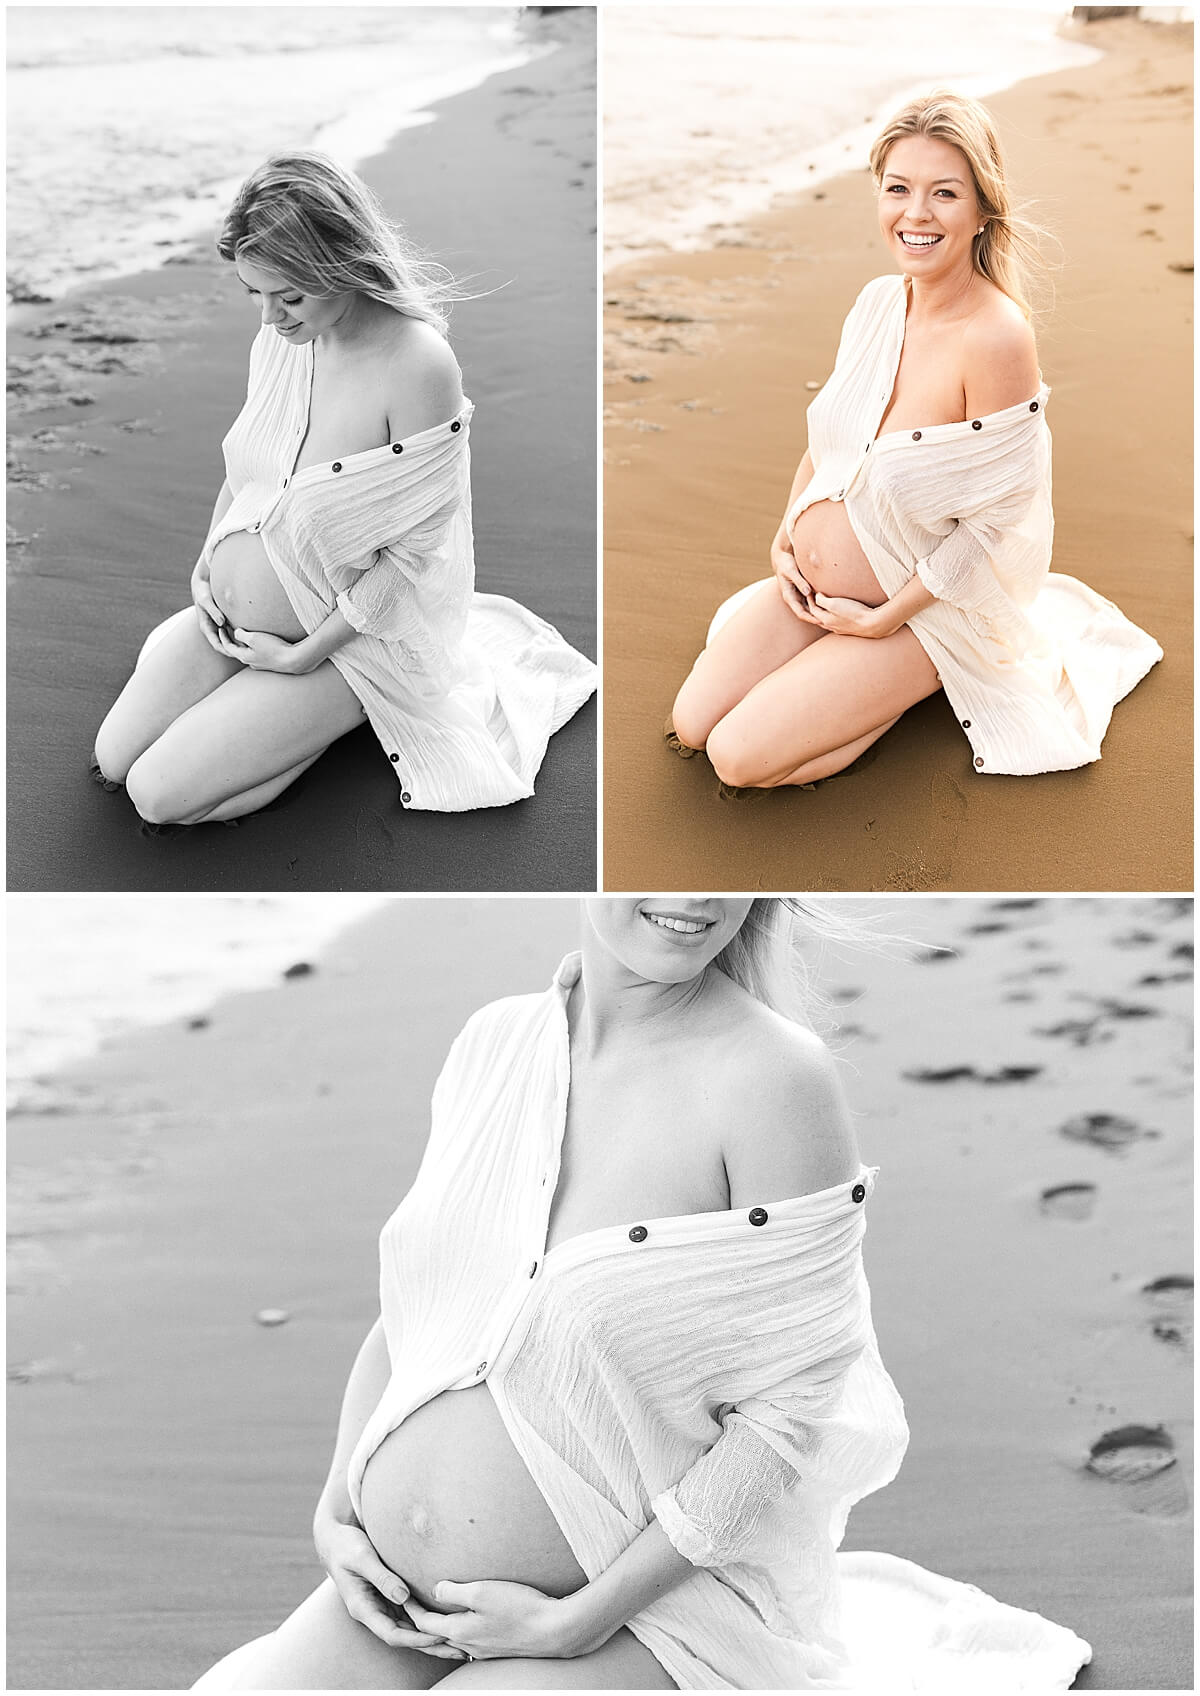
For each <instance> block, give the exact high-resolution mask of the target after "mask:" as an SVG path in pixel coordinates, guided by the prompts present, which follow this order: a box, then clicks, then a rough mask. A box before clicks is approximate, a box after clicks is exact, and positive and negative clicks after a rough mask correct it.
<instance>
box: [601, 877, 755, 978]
mask: <svg viewBox="0 0 1200 1696" xmlns="http://www.w3.org/2000/svg"><path fill="white" fill-rule="evenodd" d="M583 909H584V923H585V925H587V926H588V927H589V928H590V930H591V932H592V934H593V936H594V937H595V938H596V939H597V941H598V942H599V943H600V946H601V947H602V948H603V949H604V950H605V951H606V952H607V953H609V954H611V955H612V956H613V957H614V958H615V959H616V960H617V961H619V962H620V964H621V965H622V966H624V967H625V968H626V970H628V971H630V972H632V973H634V975H635V976H637V977H640V978H645V979H646V980H647V981H648V982H649V983H686V982H688V980H689V979H691V978H695V977H699V975H700V973H701V972H702V971H703V970H704V968H705V967H706V966H707V965H708V964H709V962H710V961H712V960H715V959H716V957H717V955H718V954H719V953H720V952H721V950H722V948H724V946H725V944H726V943H727V942H728V941H729V940H730V938H731V937H733V936H735V935H736V934H737V932H738V930H739V929H740V928H741V924H742V921H743V919H744V918H745V917H746V914H747V913H748V912H749V911H750V902H749V901H738V900H729V899H727V898H726V897H724V896H718V895H635V896H606V895H595V896H591V897H589V898H588V899H587V900H586V901H585V902H584V904H583Z"/></svg>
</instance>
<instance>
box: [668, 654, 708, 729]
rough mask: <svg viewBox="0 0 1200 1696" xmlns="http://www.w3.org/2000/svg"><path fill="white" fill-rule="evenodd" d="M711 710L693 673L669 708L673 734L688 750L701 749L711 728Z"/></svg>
mask: <svg viewBox="0 0 1200 1696" xmlns="http://www.w3.org/2000/svg"><path fill="white" fill-rule="evenodd" d="M713 717H714V715H713V710H712V708H711V706H710V705H709V704H708V702H707V701H706V700H705V699H704V690H703V688H702V686H701V685H700V684H699V683H698V682H697V680H696V674H695V672H694V671H693V672H692V673H691V675H690V676H689V677H688V679H687V681H686V682H685V683H684V685H683V687H682V689H680V691H679V693H678V695H676V697H675V705H674V706H673V707H672V708H671V723H672V724H673V725H674V726H675V734H676V736H678V738H679V740H680V741H681V742H682V743H683V744H684V746H685V747H688V748H703V747H704V745H705V743H706V742H707V741H708V735H709V732H710V731H711V729H712V727H713Z"/></svg>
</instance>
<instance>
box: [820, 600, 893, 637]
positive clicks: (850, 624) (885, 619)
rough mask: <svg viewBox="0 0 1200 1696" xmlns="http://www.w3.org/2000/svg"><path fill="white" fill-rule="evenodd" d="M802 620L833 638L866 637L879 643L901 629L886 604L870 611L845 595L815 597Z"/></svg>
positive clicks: (870, 608)
mask: <svg viewBox="0 0 1200 1696" xmlns="http://www.w3.org/2000/svg"><path fill="white" fill-rule="evenodd" d="M801 617H803V618H805V619H806V620H807V621H808V623H810V624H819V625H820V627H821V629H822V630H827V631H828V632H829V633H830V635H831V636H866V637H870V638H872V639H873V640H878V639H879V638H880V637H881V636H890V635H891V634H892V633H893V631H896V630H898V629H899V628H900V625H899V624H898V623H897V622H896V621H895V619H894V618H893V617H892V616H891V609H890V606H889V604H888V603H887V602H886V601H885V602H884V604H883V605H882V606H881V607H869V606H867V605H866V603H865V602H864V601H851V600H848V599H846V597H845V596H843V595H821V594H816V595H813V596H812V597H811V598H810V600H809V603H808V606H807V607H806V609H805V611H804V612H803V613H802V614H801ZM902 622H903V620H901V623H902Z"/></svg>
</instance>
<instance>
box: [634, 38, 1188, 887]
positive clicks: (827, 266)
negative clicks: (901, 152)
mask: <svg viewBox="0 0 1200 1696" xmlns="http://www.w3.org/2000/svg"><path fill="white" fill-rule="evenodd" d="M612 27H614V25H613V23H612V21H611V20H610V29H611V28H612ZM1072 38H1073V39H1076V40H1079V41H1081V42H1083V43H1085V44H1088V45H1091V46H1095V47H1098V48H1100V49H1101V50H1102V52H1103V58H1102V59H1100V60H1099V62H1096V63H1093V64H1091V65H1087V66H1082V67H1075V68H1072V69H1068V70H1064V71H1058V72H1055V73H1054V74H1051V75H1046V76H1039V77H1034V78H1031V79H1030V80H1028V81H1025V82H1022V83H1018V84H1017V85H1015V86H1014V87H1012V88H1010V89H1007V90H1005V91H1003V92H1001V93H999V94H996V95H992V96H989V97H988V105H989V106H990V108H991V110H992V111H993V112H994V114H995V116H996V118H997V121H998V124H999V128H1000V132H1001V136H1002V138H1003V140H1004V143H1005V146H1006V148H1007V152H1008V155H1009V163H1010V172H1011V176H1012V179H1013V181H1014V184H1015V186H1016V190H1017V194H1018V198H1019V199H1021V200H1032V201H1033V202H1034V216H1035V218H1036V219H1037V220H1038V221H1039V222H1041V223H1043V224H1045V225H1048V226H1049V227H1050V228H1051V229H1052V231H1053V232H1054V234H1055V235H1056V237H1057V239H1058V241H1059V242H1060V243H1061V254H1062V260H1063V264H1062V267H1061V269H1060V270H1059V271H1058V272H1057V274H1056V275H1055V276H1054V278H1053V284H1054V299H1053V303H1052V304H1048V306H1047V310H1046V312H1045V315H1044V317H1043V320H1042V323H1041V327H1040V329H1039V347H1040V353H1041V361H1042V367H1043V372H1044V375H1045V378H1046V381H1047V382H1048V383H1049V384H1050V387H1051V389H1052V390H1053V400H1052V402H1051V407H1050V412H1049V419H1050V424H1051V428H1052V431H1053V435H1054V448H1055V459H1054V491H1055V516H1056V531H1055V549H1054V568H1055V569H1056V570H1058V571H1061V572H1066V573H1069V574H1071V575H1074V576H1078V577H1080V578H1082V579H1083V580H1084V581H1085V582H1087V583H1089V584H1090V585H1091V586H1092V587H1093V588H1095V589H1097V590H1098V591H1099V592H1100V593H1101V594H1103V595H1106V596H1108V597H1110V598H1111V599H1112V600H1114V601H1116V603H1117V604H1118V605H1119V606H1120V607H1121V608H1122V610H1123V611H1124V612H1125V613H1126V614H1127V615H1128V616H1129V617H1130V618H1131V619H1133V620H1134V621H1135V623H1137V624H1139V625H1141V626H1142V627H1143V628H1144V629H1147V630H1149V631H1150V632H1151V633H1152V634H1153V635H1154V636H1156V637H1157V638H1158V640H1159V641H1160V642H1161V644H1162V645H1163V647H1164V649H1165V651H1166V660H1165V662H1164V663H1163V664H1161V665H1159V666H1158V667H1156V668H1155V670H1154V672H1153V673H1152V674H1151V675H1150V677H1149V678H1147V679H1146V680H1145V682H1143V683H1142V684H1141V685H1140V686H1139V687H1138V688H1137V689H1136V690H1135V691H1134V693H1133V694H1132V695H1131V696H1130V697H1129V698H1128V699H1127V700H1126V701H1125V702H1123V703H1121V704H1120V705H1118V707H1117V709H1116V712H1115V714H1114V717H1113V721H1112V725H1111V728H1110V730H1109V733H1108V736H1107V738H1106V740H1105V743H1104V758H1103V760H1102V762H1099V763H1097V764H1093V765H1091V766H1088V767H1086V768H1083V769H1082V770H1078V771H1072V772H1062V773H1049V774H1045V775H1042V776H1038V777H1032V778H1015V777H1003V776H997V777H994V778H983V777H979V776H977V775H976V774H975V773H974V772H973V770H972V768H971V753H970V748H969V745H968V743H967V741H966V739H965V737H964V736H963V734H962V732H961V731H960V730H959V728H958V726H957V725H956V723H955V722H954V717H953V714H952V712H951V709H950V707H949V704H948V703H947V702H946V700H945V698H944V697H941V696H939V697H935V698H934V699H932V700H930V701H928V702H926V703H923V704H922V705H920V706H919V707H917V708H915V709H913V710H912V711H910V712H909V713H907V714H905V716H904V718H903V719H902V720H901V722H900V723H899V725H897V726H896V727H895V728H894V729H893V730H892V731H890V732H889V733H888V734H887V735H886V736H885V737H884V738H883V739H882V740H881V741H880V742H879V744H878V745H877V747H876V748H875V749H873V750H871V751H870V752H869V753H868V755H867V756H866V758H865V760H864V762H863V763H862V764H861V765H858V766H856V767H855V768H853V769H852V770H851V771H850V772H848V773H846V774H843V775H840V776H838V777H836V778H834V779H831V780H829V781H827V782H826V783H824V784H822V785H820V786H819V787H818V788H817V789H815V790H813V791H800V792H797V791H786V790H781V791H776V792H771V793H766V792H764V793H761V794H754V795H752V796H751V797H750V798H749V799H747V800H744V801H727V800H722V799H721V798H720V797H719V795H718V789H717V781H716V778H715V776H714V774H713V772H712V769H711V767H709V765H708V763H707V761H706V760H704V759H703V758H697V759H692V760H690V761H686V762H684V761H680V760H679V759H678V758H677V757H676V756H674V755H673V754H671V753H670V752H669V751H668V750H667V749H666V747H665V746H664V744H663V742H662V740H661V735H660V731H661V726H662V723H663V719H664V716H665V714H666V713H667V711H668V709H669V707H670V705H671V701H672V699H673V697H674V693H675V690H676V689H677V688H678V685H679V683H680V682H681V681H682V679H683V677H684V676H685V675H686V673H687V670H688V668H689V666H690V664H691V662H692V659H693V658H694V656H695V654H696V652H697V651H698V650H699V648H700V647H701V645H702V643H703V640H704V634H705V630H706V628H707V624H708V621H709V619H710V617H711V615H712V613H713V612H714V611H715V609H716V607H717V605H718V604H719V602H720V601H721V600H722V599H723V598H724V597H726V596H727V595H729V594H730V593H732V592H733V591H734V590H735V589H737V588H739V587H740V586H742V585H743V584H745V583H748V582H751V581H753V580H755V579H757V578H761V577H763V576H764V575H765V574H767V572H768V571H769V561H768V550H769V545H770V540H771V537H772V535H773V534H774V531H775V528H776V525H777V524H778V521H779V516H780V513H781V511H782V508H783V504H784V497H785V495H786V491H787V489H788V486H789V483H790V481H791V477H792V474H793V472H794V470H795V467H796V464H797V463H798V461H799V459H800V457H801V454H802V452H803V450H804V446H805V427H804V408H805V406H806V405H807V402H808V400H809V399H810V398H811V394H812V392H813V391H814V390H815V389H817V388H819V387H820V385H821V384H822V383H823V382H824V381H825V379H826V377H827V376H828V374H829V371H830V369H831V368H832V364H833V358H834V353H835V351H836V345H837V337H838V332H839V329H840V326H841V322H842V320H843V318H844V316H845V313H846V311H847V310H848V309H849V306H850V304H851V303H852V302H853V300H854V298H855V296H856V294H857V293H858V290H859V289H860V288H861V287H862V285H863V284H864V283H865V282H866V281H867V280H868V279H870V278H871V277H872V276H875V275H877V274H879V273H881V272H883V271H885V270H887V269H889V268H890V267H889V265H888V262H887V260H886V257H885V255H884V254H883V251H882V247H881V244H880V239H879V236H878V231H877V227H876V221H875V210H874V200H873V192H872V188H871V185H870V179H869V177H868V175H867V174H866V172H865V170H858V171H852V172H848V173H847V174H843V175H841V176H839V177H836V178H834V179H832V180H829V181H824V182H822V183H821V185H820V187H817V188H814V189H813V190H811V191H810V192H809V193H807V194H805V195H801V196H799V197H796V198H794V199H792V200H791V201H789V202H786V203H785V202H782V201H777V202H776V203H775V205H774V206H773V207H771V208H770V209H769V210H767V211H765V212H755V213H753V214H751V215H747V216H745V217H742V218H740V219H734V220H730V219H729V217H728V215H727V214H725V213H722V214H721V222H720V224H719V226H718V227H714V228H713V230H712V231H711V233H710V240H709V246H708V248H707V249H706V250H704V251H698V252H670V253H660V254H657V255H655V254H651V253H644V254H641V255H639V256H638V257H637V258H635V259H633V260H629V261H628V262H626V263H624V264H621V265H620V266H618V267H616V268H614V269H612V270H610V271H609V272H608V273H607V274H606V279H605V302H606V313H605V326H606V328H605V385H604V398H605V494H604V515H605V516H604V524H605V528H604V535H605V715H604V732H605V752H604V762H605V763H604V769H605V787H604V796H605V801H604V871H603V876H604V884H605V887H606V888H609V889H627V888H634V887H642V886H645V885H646V884H647V883H652V884H653V885H655V886H656V887H657V886H660V885H665V886H666V887H670V888H678V889H690V888H713V887H721V888H731V889H747V890H749V889H764V890H768V889H776V888H787V889H813V890H822V889H849V890H854V889H862V890H868V889H870V890H921V889H927V890H954V889H993V890H997V891H1003V890H1023V889H1047V890H1057V889H1063V890H1071V889H1078V890H1138V889H1160V890H1170V889H1190V888H1191V886H1192V854H1191V843H1192V823H1191V794H1192V746H1191V725H1192V612H1191V606H1192V602H1191V583H1192V565H1191V546H1190V544H1191V540H1192V499H1191V489H1192V478H1191V463H1192V461H1191V435H1192V426H1191V406H1192V397H1191V386H1190V381H1189V374H1190V371H1191V366H1192V336H1191V313H1192V229H1191V203H1192V189H1191V175H1190V160H1191V153H1192V127H1191V111H1192V32H1191V28H1190V26H1186V25H1168V24H1151V23H1147V22H1142V21H1139V20H1136V19H1110V20H1105V21H1103V22H1100V23H1095V24H1090V25H1088V26H1086V27H1084V26H1077V27H1076V28H1074V29H1073V31H1072ZM732 79H733V72H732V71H731V86H732ZM717 110H718V109H717V108H714V112H716V111H717ZM767 116H768V117H769V114H768V115H767ZM860 116H861V114H860ZM722 171H723V174H722V183H723V184H724V185H727V184H728V180H729V177H730V175H731V166H730V162H729V159H728V158H727V157H726V158H725V159H724V160H723V161H722ZM648 175H649V169H648ZM678 175H679V173H678V168H676V176H677V177H678ZM724 192H725V190H724V189H723V193H724ZM644 210H645V209H644V208H643V211H644ZM1051 257H1053V253H1052V255H1051Z"/></svg>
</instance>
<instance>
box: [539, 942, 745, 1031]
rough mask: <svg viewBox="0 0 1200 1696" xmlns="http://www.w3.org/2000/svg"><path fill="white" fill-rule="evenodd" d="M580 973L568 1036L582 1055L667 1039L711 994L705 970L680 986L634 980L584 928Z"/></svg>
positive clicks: (634, 975)
mask: <svg viewBox="0 0 1200 1696" xmlns="http://www.w3.org/2000/svg"><path fill="white" fill-rule="evenodd" d="M580 951H581V955H582V970H581V972H580V976H579V982H578V984H577V986H576V988H575V993H574V996H573V997H572V1008H571V1011H572V1020H571V1025H572V1035H573V1037H574V1040H575V1042H576V1043H577V1044H578V1045H579V1046H580V1048H581V1050H582V1052H583V1053H584V1054H595V1053H596V1052H597V1051H598V1050H599V1049H601V1048H605V1047H609V1046H610V1045H611V1044H612V1041H613V1038H614V1035H615V1034H616V1033H617V1032H619V1033H620V1036H621V1039H622V1041H624V1040H625V1039H627V1038H629V1039H632V1040H633V1041H635V1042H636V1041H637V1040H639V1038H644V1037H646V1036H650V1035H655V1036H660V1035H661V1036H666V1035H670V1034H671V1033H672V1032H673V1031H674V1030H675V1028H676V1026H677V1025H678V1024H679V1022H680V1021H681V1019H682V1018H683V1016H684V1015H686V1014H687V1013H688V1011H689V1009H691V1008H693V1007H694V1006H695V1005H696V1003H697V1002H698V1001H700V1000H703V999H706V998H707V997H708V995H709V994H710V993H711V988H710V985H709V981H708V980H709V977H710V974H711V972H712V971H713V968H712V967H711V966H709V967H706V968H705V970H704V971H702V972H699V973H698V974H697V975H696V976H695V977H694V978H689V979H688V980H687V981H686V982H684V983H653V982H651V981H650V980H649V979H648V978H642V977H638V975H637V974H636V973H635V972H631V971H630V970H629V968H628V967H627V966H623V965H622V964H621V962H620V961H619V960H618V959H617V958H616V956H615V955H614V954H612V953H611V952H610V951H609V950H608V949H607V948H605V947H604V945H603V943H602V942H600V940H599V938H598V937H597V936H596V935H595V934H594V933H593V932H592V931H591V930H590V928H589V927H588V926H587V925H586V923H585V925H584V935H583V940H582V944H581V950H580Z"/></svg>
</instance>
